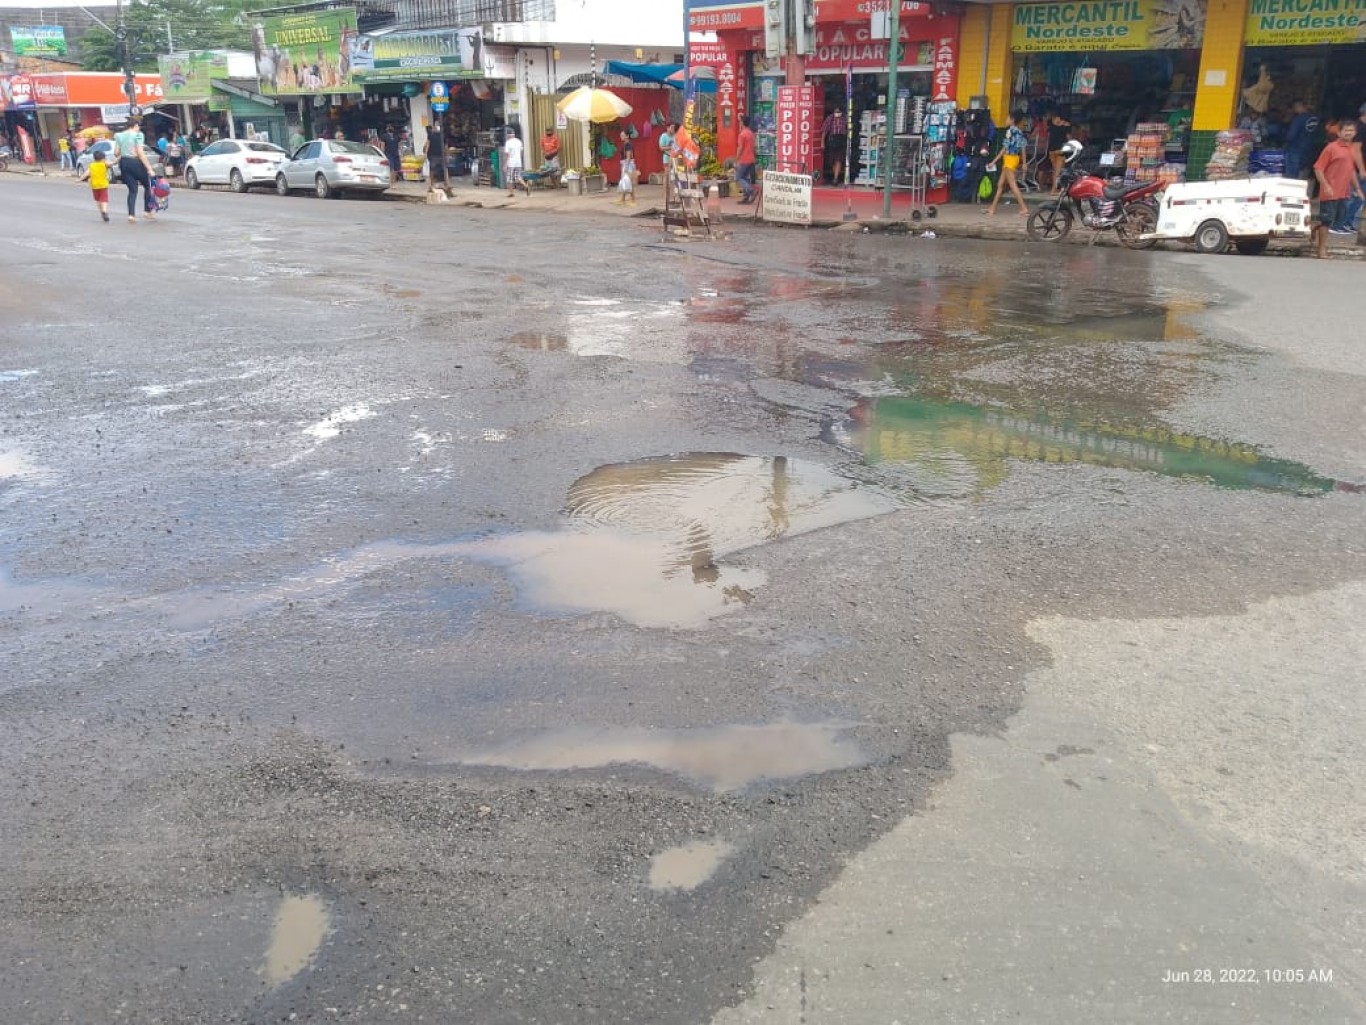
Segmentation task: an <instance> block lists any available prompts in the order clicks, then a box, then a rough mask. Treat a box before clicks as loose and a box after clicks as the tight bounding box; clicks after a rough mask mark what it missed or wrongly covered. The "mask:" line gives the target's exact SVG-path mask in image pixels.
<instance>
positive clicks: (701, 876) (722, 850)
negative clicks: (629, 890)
mask: <svg viewBox="0 0 1366 1025" xmlns="http://www.w3.org/2000/svg"><path fill="white" fill-rule="evenodd" d="M734 853H735V848H734V846H732V845H731V844H729V843H726V842H725V841H724V840H695V841H693V842H692V843H686V844H682V845H681V846H678V847H671V848H669V849H668V850H667V851H660V852H659V853H658V854H656V855H655V856H654V857H653V858H651V859H650V889H652V890H662V891H667V890H685V891H686V890H695V889H697V888H698V887H699V886H701V885H702V884H703V883H705V882H706V881H707V880H709V879H710V878H711V877H712V876H714V875H715V874H716V871H717V869H719V868H720V867H721V866H722V864H724V863H725V861H726V859H727V858H729V857H730V856H731V855H732V854H734Z"/></svg>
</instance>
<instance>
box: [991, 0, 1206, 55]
mask: <svg viewBox="0 0 1366 1025" xmlns="http://www.w3.org/2000/svg"><path fill="white" fill-rule="evenodd" d="M1204 38H1205V6H1204V2H1203V0H1100V2H1096V3H1081V2H1067V3H1051V4H1017V5H1016V7H1015V15H1014V19H1013V21H1012V25H1011V32H1010V48H1011V49H1012V50H1014V51H1016V52H1017V53H1040V52H1049V51H1052V52H1060V51H1062V52H1067V51H1073V52H1075V51H1086V52H1095V51H1101V50H1193V49H1197V48H1199V46H1200V45H1201V43H1202V42H1203V41H1204Z"/></svg>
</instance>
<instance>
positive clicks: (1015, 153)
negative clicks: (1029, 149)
mask: <svg viewBox="0 0 1366 1025" xmlns="http://www.w3.org/2000/svg"><path fill="white" fill-rule="evenodd" d="M1019 120H1020V115H1019V114H1009V115H1007V116H1006V130H1005V134H1004V136H1003V138H1002V140H1001V151H1000V152H999V153H997V154H996V159H995V160H993V161H992V163H993V164H1000V165H1001V180H1000V181H999V182H997V183H996V195H994V196H992V197H991V207H990V209H988V210H987V211H986V213H987V214H994V213H995V212H996V204H998V203H999V202H1001V196H1002V195H1004V194H1005V191H1006V189H1010V194H1011V195H1012V196H1014V197H1015V202H1017V203H1019V204H1020V213H1022V214H1023V215H1024V216H1026V217H1028V216H1029V208H1028V207H1027V206H1025V200H1024V196H1023V195H1021V194H1020V186H1019V183H1018V182H1016V180H1015V173H1016V172H1017V171H1019V169H1020V164H1021V163H1022V162H1023V160H1024V151H1025V135H1024V132H1022V131H1020V127H1019V124H1018V122H1019Z"/></svg>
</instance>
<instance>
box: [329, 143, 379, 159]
mask: <svg viewBox="0 0 1366 1025" xmlns="http://www.w3.org/2000/svg"><path fill="white" fill-rule="evenodd" d="M327 145H328V146H329V147H331V149H332V152H333V153H356V154H359V155H363V156H368V157H373V156H374V155H375V150H374V147H373V146H367V145H365V144H364V143H361V142H329V143H328V144H327Z"/></svg>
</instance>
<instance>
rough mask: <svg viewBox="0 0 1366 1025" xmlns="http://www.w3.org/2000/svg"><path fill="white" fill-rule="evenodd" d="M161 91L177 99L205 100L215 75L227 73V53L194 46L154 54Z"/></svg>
mask: <svg viewBox="0 0 1366 1025" xmlns="http://www.w3.org/2000/svg"><path fill="white" fill-rule="evenodd" d="M157 70H159V71H160V72H161V92H162V95H164V96H165V97H166V99H168V100H175V101H176V102H177V103H205V102H207V101H208V99H209V97H210V95H212V93H213V86H212V85H211V84H210V83H211V82H212V80H213V79H215V78H227V77H228V55H227V54H226V53H217V52H215V51H213V50H196V51H192V52H190V53H176V54H171V55H170V56H162V57H158V58H157Z"/></svg>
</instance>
